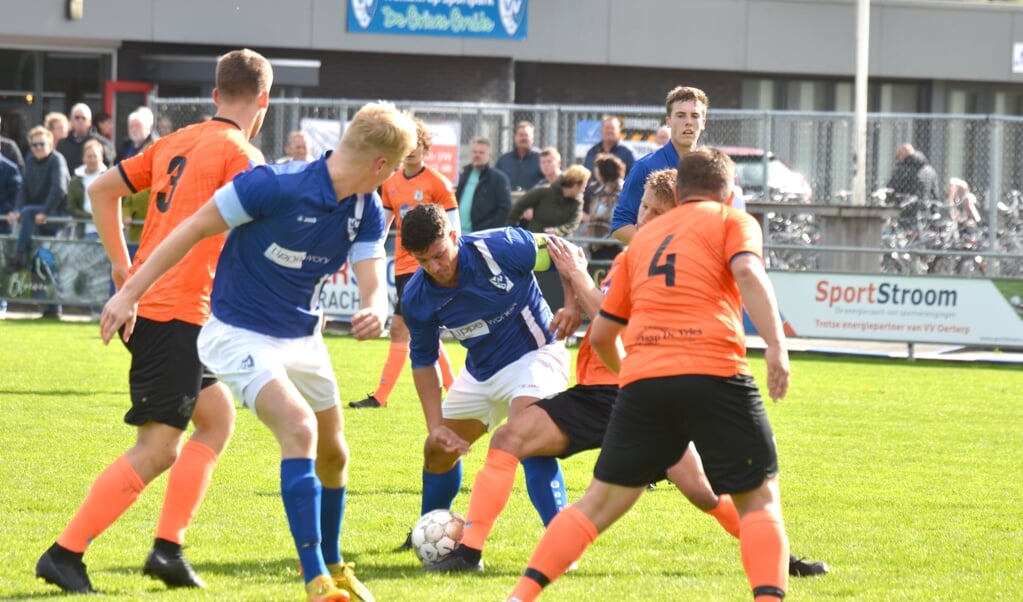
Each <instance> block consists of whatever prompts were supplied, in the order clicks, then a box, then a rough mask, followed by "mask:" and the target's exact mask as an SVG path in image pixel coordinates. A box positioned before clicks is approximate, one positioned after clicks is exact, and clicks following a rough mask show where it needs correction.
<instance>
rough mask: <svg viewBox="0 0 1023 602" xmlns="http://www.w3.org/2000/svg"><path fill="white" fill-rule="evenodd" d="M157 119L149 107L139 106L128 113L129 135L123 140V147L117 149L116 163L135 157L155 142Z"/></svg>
mask: <svg viewBox="0 0 1023 602" xmlns="http://www.w3.org/2000/svg"><path fill="white" fill-rule="evenodd" d="M155 120H156V119H155V117H154V116H153V111H152V110H151V109H150V108H149V107H139V108H137V109H135V110H134V111H132V112H131V114H130V115H128V137H127V138H125V139H124V141H123V142H121V148H119V149H118V150H117V159H115V160H114V163H115V164H116V163H120V162H121V161H124V160H125V159H127V158H129V157H134V156H135V155H137V154H139V153H141V152H142V149H144V148H146V147H147V146H149V145H150V144H152V143H153V139H154V138H153V122H154V121H155Z"/></svg>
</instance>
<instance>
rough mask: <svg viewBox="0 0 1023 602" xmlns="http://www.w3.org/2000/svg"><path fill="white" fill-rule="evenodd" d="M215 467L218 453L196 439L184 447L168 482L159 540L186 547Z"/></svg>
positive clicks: (161, 515) (157, 529)
mask: <svg viewBox="0 0 1023 602" xmlns="http://www.w3.org/2000/svg"><path fill="white" fill-rule="evenodd" d="M216 466H217V453H216V452H215V451H213V450H212V449H210V448H209V447H208V446H206V445H203V444H202V443H199V442H198V441H195V440H193V439H189V440H188V442H187V443H185V445H184V447H182V448H181V454H180V455H179V456H178V459H177V461H176V462H174V466H172V467H171V469H170V476H169V477H168V478H167V493H166V495H164V497H163V510H162V511H161V512H160V523H159V524H158V525H157V527H156V536H157V537H159V538H160V539H166V540H167V541H171V542H174V543H176V544H178V545H181V544H183V543H185V529H187V528H188V525H189V524H190V523H191V522H192V517H193V516H194V515H195V511H196V510H198V509H199V504H202V499H203V497H205V495H206V490H207V489H209V486H210V478H211V477H212V476H213V469H214V468H215V467H216Z"/></svg>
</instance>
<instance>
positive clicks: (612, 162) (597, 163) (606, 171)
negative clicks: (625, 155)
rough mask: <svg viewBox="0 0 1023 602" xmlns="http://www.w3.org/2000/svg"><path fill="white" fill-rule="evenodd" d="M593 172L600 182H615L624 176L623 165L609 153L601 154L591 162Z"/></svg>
mask: <svg viewBox="0 0 1023 602" xmlns="http://www.w3.org/2000/svg"><path fill="white" fill-rule="evenodd" d="M593 170H594V171H596V172H597V173H598V174H600V180H601V181H602V182H617V181H618V180H619V179H621V178H622V176H624V175H625V163H624V162H622V160H621V159H619V158H618V157H616V156H614V155H612V154H611V153H601V154H599V155H597V158H596V159H594V160H593Z"/></svg>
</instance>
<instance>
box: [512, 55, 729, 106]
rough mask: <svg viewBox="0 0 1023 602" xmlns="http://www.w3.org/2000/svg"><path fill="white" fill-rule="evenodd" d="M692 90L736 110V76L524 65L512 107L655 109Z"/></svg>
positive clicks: (517, 72) (519, 70)
mask: <svg viewBox="0 0 1023 602" xmlns="http://www.w3.org/2000/svg"><path fill="white" fill-rule="evenodd" d="M680 85H686V86H695V87H697V88H700V89H702V90H703V91H704V92H706V93H707V95H708V97H709V98H710V102H711V106H712V107H717V108H721V109H730V108H739V106H740V102H741V94H742V77H741V76H740V75H739V74H738V73H726V72H712V71H692V70H682V69H651V68H646V67H612V66H607V65H569V64H562V63H525V62H520V63H516V65H515V102H517V103H521V104H548V103H549V104H589V105H592V104H598V105H601V104H609V105H638V106H649V105H657V106H660V105H662V104H663V103H664V97H665V95H666V94H667V92H668V90H671V89H672V88H674V87H675V86H680Z"/></svg>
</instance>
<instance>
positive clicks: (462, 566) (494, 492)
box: [428, 385, 618, 572]
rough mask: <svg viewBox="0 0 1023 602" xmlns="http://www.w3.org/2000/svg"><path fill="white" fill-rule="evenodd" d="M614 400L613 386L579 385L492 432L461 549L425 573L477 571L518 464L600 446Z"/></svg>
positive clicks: (614, 389) (509, 494) (517, 414)
mask: <svg viewBox="0 0 1023 602" xmlns="http://www.w3.org/2000/svg"><path fill="white" fill-rule="evenodd" d="M617 395H618V387H616V386H613V385H608V386H603V385H595V386H587V385H577V386H575V387H572V388H570V389H568V390H567V391H563V392H561V393H558V394H557V395H554V396H553V397H547V398H544V399H541V400H540V401H538V402H536V403H535V404H532V405H530V406H527V407H526V408H524V409H523V410H522V411H520V412H516V413H515V414H514V415H512V416H509V418H508V422H507V423H506V424H505V425H504V426H502V427H500V428H498V429H497V430H496V431H494V435H493V437H492V438H491V439H490V449H489V450H488V452H487V459H486V462H484V464H483V468H482V469H481V470H480V471H479V472H478V473H476V481H475V483H474V484H473V488H472V496H471V497H470V498H469V510H468V513H467V514H466V528H465V533H464V535H463V536H462V543H461V545H460V546H458V547H457V548H456V549H455V551H454V552H453V553H451V554H450V555H449V556H448V557H447V558H445V559H444V560H442V561H440V562H439V563H437V564H435V565H432V566H431V567H430V568H429V569H428V570H435V571H441V572H456V571H472V570H479V569H480V567H482V563H481V559H482V554H483V547H484V545H485V543H486V539H487V537H488V536H489V534H490V531H491V529H492V528H493V525H494V523H495V522H496V521H497V517H498V516H499V515H500V514H501V512H502V511H503V510H504V507H505V505H506V504H507V503H508V498H509V497H510V496H511V490H512V486H513V484H514V482H515V471H516V469H517V467H518V464H519V460H520V459H523V458H530V457H534V456H552V457H553V456H556V457H562V458H567V457H569V456H572V455H574V454H576V453H578V452H580V451H584V450H588V449H596V448H598V447H600V443H601V441H603V439H604V432H605V431H606V430H607V423H608V420H609V419H610V416H611V409H612V408H613V407H614V401H615V398H616V397H617Z"/></svg>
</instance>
